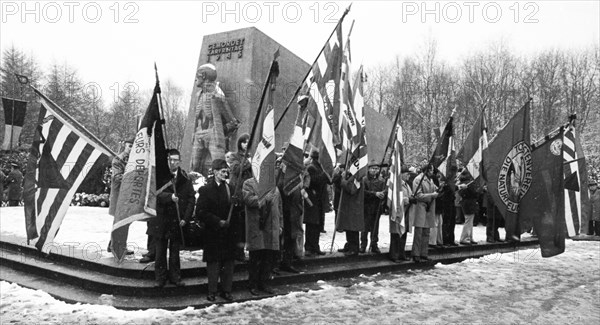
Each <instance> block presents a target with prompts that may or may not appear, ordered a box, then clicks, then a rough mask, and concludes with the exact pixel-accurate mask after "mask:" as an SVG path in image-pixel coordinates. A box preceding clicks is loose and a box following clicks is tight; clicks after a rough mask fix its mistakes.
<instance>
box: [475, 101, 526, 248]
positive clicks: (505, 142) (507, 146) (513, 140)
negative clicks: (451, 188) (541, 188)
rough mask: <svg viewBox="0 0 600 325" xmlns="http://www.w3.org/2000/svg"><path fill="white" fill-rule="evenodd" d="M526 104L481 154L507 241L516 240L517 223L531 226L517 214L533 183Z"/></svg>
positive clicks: (490, 190) (524, 216)
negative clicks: (502, 220) (503, 223)
mask: <svg viewBox="0 0 600 325" xmlns="http://www.w3.org/2000/svg"><path fill="white" fill-rule="evenodd" d="M529 103H530V102H529V101H528V102H527V103H526V104H525V105H523V107H522V108H521V109H519V111H518V112H517V113H516V114H515V115H514V116H513V117H512V118H511V120H510V121H509V122H508V123H507V124H506V125H505V126H504V128H503V129H502V130H500V132H498V135H496V137H495V138H494V140H493V141H492V142H491V143H490V144H489V145H488V149H487V151H488V152H487V154H485V155H484V171H485V177H486V179H487V182H488V192H489V193H490V195H491V196H492V199H493V200H494V204H495V205H496V206H497V207H498V210H499V211H500V212H501V213H502V215H503V216H504V219H505V224H506V227H505V228H506V232H507V234H506V238H507V239H509V238H510V239H518V236H519V235H520V234H521V232H520V230H521V229H522V228H519V226H518V225H519V223H522V224H529V223H530V222H528V221H527V218H528V216H527V215H523V214H520V213H519V203H520V201H521V198H522V197H523V196H524V195H525V194H526V193H527V191H528V190H529V187H530V186H531V180H532V177H531V176H532V175H531V172H532V167H533V165H532V158H531V138H530V137H531V136H530V115H529V114H530V108H529ZM525 230H526V229H525Z"/></svg>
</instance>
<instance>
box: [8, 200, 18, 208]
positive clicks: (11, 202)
mask: <svg viewBox="0 0 600 325" xmlns="http://www.w3.org/2000/svg"><path fill="white" fill-rule="evenodd" d="M19 203H21V201H20V200H8V206H9V207H18V206H19Z"/></svg>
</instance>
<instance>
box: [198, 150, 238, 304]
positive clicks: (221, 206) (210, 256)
mask: <svg viewBox="0 0 600 325" xmlns="http://www.w3.org/2000/svg"><path fill="white" fill-rule="evenodd" d="M211 167H212V170H213V174H214V176H213V177H212V178H209V179H208V180H207V183H206V185H204V186H203V187H201V188H199V189H198V200H197V201H196V212H195V213H196V220H200V222H203V223H204V224H205V225H206V238H205V241H204V254H203V256H202V261H204V262H206V272H207V276H208V294H207V296H206V299H207V300H208V301H215V300H216V294H217V286H218V282H219V278H220V279H221V285H222V289H223V291H222V292H221V297H223V299H225V300H227V301H233V296H232V295H231V289H232V283H233V265H234V258H235V250H236V244H237V238H236V234H235V232H234V230H233V229H232V227H230V226H229V223H230V220H229V219H228V217H229V210H230V208H231V205H232V204H234V203H233V199H232V192H233V188H232V186H231V185H230V184H228V183H227V179H229V165H227V162H226V161H225V160H223V159H215V160H213V162H212V166H211Z"/></svg>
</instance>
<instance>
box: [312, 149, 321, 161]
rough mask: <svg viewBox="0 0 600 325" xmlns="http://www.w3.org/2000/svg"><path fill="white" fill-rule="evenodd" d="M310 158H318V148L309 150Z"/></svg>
mask: <svg viewBox="0 0 600 325" xmlns="http://www.w3.org/2000/svg"><path fill="white" fill-rule="evenodd" d="M310 158H312V159H319V151H318V150H313V151H311V152H310Z"/></svg>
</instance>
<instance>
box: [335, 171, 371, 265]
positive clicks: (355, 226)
mask: <svg viewBox="0 0 600 325" xmlns="http://www.w3.org/2000/svg"><path fill="white" fill-rule="evenodd" d="M364 183H365V181H364V177H362V178H361V179H358V180H357V179H356V175H352V174H351V173H350V172H348V171H344V172H342V174H341V182H340V185H341V186H340V188H341V191H340V209H339V214H338V218H337V220H336V225H335V226H336V231H345V232H346V245H344V248H345V252H344V255H346V256H354V255H358V250H359V234H360V232H361V231H365V217H364V212H365V211H364V208H365V207H364V204H365V202H364V200H365V185H364Z"/></svg>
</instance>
